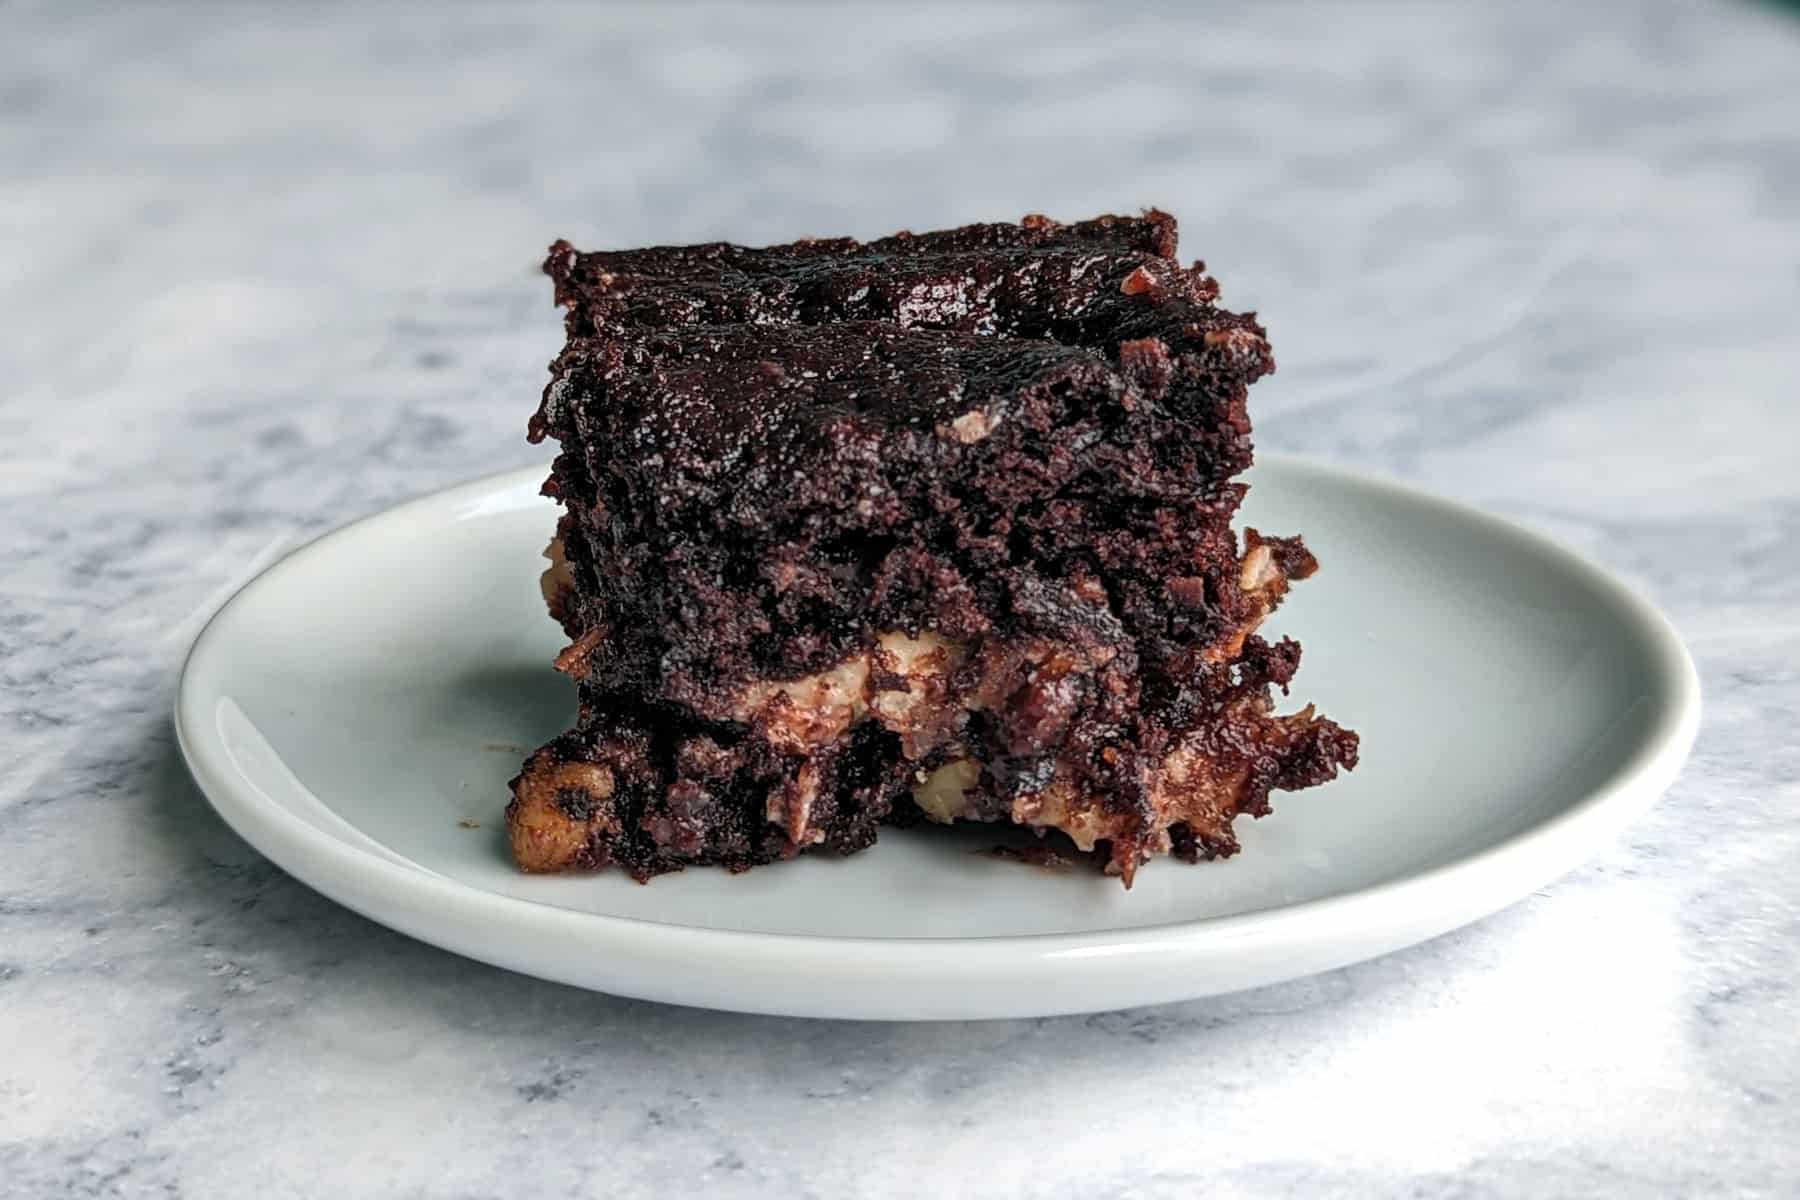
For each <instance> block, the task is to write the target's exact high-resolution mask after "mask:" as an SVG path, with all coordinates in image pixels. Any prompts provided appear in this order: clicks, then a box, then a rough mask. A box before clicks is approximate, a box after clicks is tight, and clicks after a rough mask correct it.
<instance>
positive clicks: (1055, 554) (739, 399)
mask: <svg viewBox="0 0 1800 1200" xmlns="http://www.w3.org/2000/svg"><path fill="white" fill-rule="evenodd" d="M1174 251H1175V222H1174V220H1173V218H1171V217H1169V216H1167V215H1166V214H1163V213H1158V212H1151V213H1148V214H1146V215H1144V216H1142V217H1136V218H1125V217H1102V218H1098V219H1096V220H1092V221H1084V222H1079V223H1076V224H1073V225H1059V224H1057V223H1056V222H1053V221H1049V220H1048V219H1045V218H1041V217H1036V218H1031V217H1028V218H1026V219H1025V220H1024V221H1022V222H1020V223H1019V224H1016V225H978V226H970V227H967V228H964V229H957V230H947V231H943V232H939V233H930V234H921V235H910V234H901V235H897V236H895V237H892V238H885V239H882V240H880V241H875V242H869V243H858V242H853V241H849V240H845V239H837V240H830V241H810V242H800V243H795V244H792V245H787V246H776V247H770V248H767V249H747V248H743V247H736V246H730V245H725V244H712V245H705V246H693V247H665V248H655V249H648V250H636V251H623V252H615V253H601V254H584V253H578V252H576V251H574V250H573V249H572V248H570V247H569V246H568V245H567V244H566V243H561V242H559V243H557V244H556V245H555V246H553V247H552V249H551V252H550V256H549V258H548V260H547V262H546V264H545V269H546V271H547V272H548V273H549V274H550V276H551V277H552V279H553V280H554V281H555V285H556V297H557V300H558V302H559V303H560V304H562V305H563V306H564V307H565V308H566V310H567V317H566V325H567V330H568V335H569V338H568V344H567V346H566V347H565V349H564V350H563V352H562V354H560V355H559V356H558V358H557V359H556V361H555V362H554V363H553V364H552V379H551V382H550V385H549V386H548V388H546V390H545V394H544V400H543V403H542V405H541V407H540V409H539V411H538V413H537V415H536V416H535V417H534V418H533V420H532V423H531V427H530V434H531V436H532V438H533V440H538V439H541V438H543V437H545V436H551V437H554V438H556V439H557V441H558V442H559V443H560V444H561V447H562V449H561V453H560V454H559V455H558V457H557V459H556V462H555V466H554V469H553V472H552V475H551V478H550V480H549V482H548V483H547V484H546V491H547V492H548V493H549V494H551V495H553V496H555V497H556V498H558V499H559V500H561V501H562V502H563V503H564V504H565V506H566V507H567V512H566V514H565V516H564V518H563V520H562V522H561V525H560V526H559V529H558V551H557V552H558V553H559V554H560V555H561V556H563V559H564V561H562V562H560V563H559V564H558V567H557V571H556V577H555V582H554V584H553V586H551V587H549V588H548V590H547V595H548V596H549V598H550V600H551V607H552V612H553V613H554V614H555V615H556V616H557V618H558V619H559V620H560V621H561V622H562V623H563V625H564V628H565V630H566V631H567V632H568V634H569V636H570V638H571V646H570V648H569V649H568V650H567V651H565V652H564V654H563V655H562V657H561V658H560V659H559V660H558V666H559V668H560V669H562V670H564V671H566V672H567V673H568V674H570V675H571V676H572V677H574V678H575V679H577V680H578V681H579V682H580V684H581V697H582V714H581V720H580V723H579V724H578V726H577V728H576V729H575V730H574V731H572V732H571V733H570V734H568V735H565V736H564V737H563V738H560V739H558V740H557V741H555V742H552V743H551V744H550V745H549V746H546V747H544V748H543V749H542V750H540V751H539V752H537V754H536V755H534V756H533V759H532V760H531V762H530V763H529V764H528V766H527V770H526V771H525V772H524V774H523V775H522V776H521V781H520V782H519V784H517V785H516V786H515V802H514V805H513V807H512V810H511V811H512V814H513V827H514V832H515V836H514V846H515V854H516V855H517V857H518V858H519V860H520V863H521V865H523V866H525V867H527V868H528V869H562V868H565V867H593V866H599V865H603V864H604V863H607V862H614V863H619V864H621V865H623V866H626V867H628V868H629V869H631V870H632V871H633V872H634V873H636V874H638V875H639V876H640V877H642V876H644V875H647V874H650V873H654V872H656V871H660V870H666V869H670V868H672V867H676V866H679V865H683V864H685V863H698V862H714V863H721V864H724V865H727V866H731V867H744V866H750V865H754V864H756V863H760V862H766V861H770V860H772V859H775V858H781V857H786V856H788V855H791V854H793V853H795V852H797V851H799V850H801V849H806V848H810V847H815V846H816V847H820V848H823V849H827V850H834V851H838V852H848V851H851V850H855V849H860V848H861V847H863V846H865V845H867V844H868V843H869V842H870V841H872V840H873V839H874V834H875V827H876V825H877V824H878V823H879V822H881V821H882V820H885V819H908V818H912V817H916V816H918V815H919V811H918V809H917V804H916V799H917V797H916V794H915V793H916V789H917V788H918V787H919V786H920V785H921V784H922V783H923V782H924V781H925V780H927V779H928V777H930V776H931V773H932V772H934V771H936V770H938V769H939V768H940V767H945V766H946V765H949V766H951V767H953V768H954V770H955V772H958V773H957V774H955V775H954V779H955V780H956V781H957V782H958V789H957V790H958V791H959V793H960V795H961V797H962V798H961V799H960V800H958V801H957V802H956V803H955V804H954V805H952V806H951V807H952V809H953V810H954V815H959V816H962V817H974V818H978V819H1007V818H1010V819H1012V820H1015V821H1021V822H1023V823H1028V824H1038V825H1041V826H1043V827H1046V828H1051V829H1063V830H1065V831H1073V836H1075V837H1076V839H1077V841H1078V842H1079V841H1081V840H1082V838H1083V837H1086V838H1088V839H1089V840H1095V839H1097V840H1098V841H1099V842H1100V843H1103V849H1105V850H1106V852H1107V853H1106V855H1105V857H1106V858H1107V861H1109V862H1110V863H1111V865H1112V867H1113V868H1114V869H1116V870H1118V871H1120V872H1121V873H1123V874H1124V875H1125V876H1126V877H1127V879H1128V880H1129V877H1130V874H1131V872H1132V871H1133V870H1134V869H1135V867H1136V865H1137V863H1138V862H1139V861H1141V860H1142V859H1143V858H1144V857H1147V856H1149V855H1151V854H1154V853H1158V852H1162V851H1172V852H1173V853H1175V854H1177V855H1179V856H1182V857H1189V858H1192V857H1212V856H1216V855H1219V854H1225V853H1230V852H1231V850H1233V849H1235V845H1236V843H1235V841H1234V840H1233V839H1232V837H1231V832H1230V823H1231V820H1232V818H1233V817H1234V816H1236V815H1237V814H1238V813H1241V812H1249V813H1252V814H1254V815H1260V814H1261V813H1262V812H1266V811H1267V796H1268V793H1269V791H1270V790H1271V789H1275V788H1283V789H1287V788H1294V787H1303V786H1309V785H1311V784H1314V783H1318V782H1322V781H1324V780H1326V779H1329V778H1331V777H1332V776H1333V775H1334V774H1335V773H1336V770H1337V769H1338V768H1339V767H1340V766H1350V765H1352V764H1353V763H1354V761H1355V755H1356V740H1355V735H1354V734H1350V733H1348V732H1347V731H1344V730H1342V729H1340V728H1339V727H1337V726H1336V725H1334V724H1332V723H1331V722H1329V721H1326V720H1324V719H1322V718H1317V717H1314V716H1313V715H1312V714H1311V712H1310V710H1305V711H1303V712H1302V713H1300V714H1297V715H1295V716H1293V717H1285V718H1283V717H1277V716H1274V715H1273V704H1272V700H1271V688H1273V687H1277V686H1279V687H1282V688H1283V689H1285V686H1286V684H1287V682H1288V679H1289V678H1290V677H1291V676H1292V673H1293V669H1294V667H1295V666H1296V665H1297V663H1298V653H1299V648H1298V647H1297V646H1295V645H1294V644H1293V643H1291V642H1285V641H1284V642H1282V643H1280V644H1278V645H1276V646H1271V645H1269V644H1268V643H1266V642H1263V641H1262V640H1261V639H1259V638H1256V637H1255V636H1254V635H1253V633H1252V631H1253V630H1254V629H1255V627H1256V625H1257V624H1258V622H1260V620H1261V619H1262V617H1263V616H1264V615H1266V613H1267V612H1268V611H1269V610H1270V609H1271V608H1272V607H1273V606H1274V605H1275V604H1276V603H1278V602H1279V600H1280V598H1281V595H1282V594H1283V593H1284V592H1285V589H1286V587H1287V584H1288V581H1289V580H1290V579H1297V578H1304V577H1305V575H1307V574H1310V573H1311V571H1312V570H1313V569H1314V567H1315V565H1316V564H1315V563H1314V562H1313V560H1312V557H1311V555H1310V554H1308V553H1307V552H1306V551H1305V549H1304V547H1302V546H1301V545H1300V544H1299V542H1298V541H1297V540H1296V539H1277V538H1266V539H1265V538H1262V537H1260V536H1258V535H1256V534H1255V533H1254V532H1251V533H1249V534H1247V535H1246V538H1245V542H1244V544H1243V545H1242V546H1240V543H1239V539H1238V537H1237V535H1236V534H1235V533H1234V531H1233V530H1232V528H1231V519H1232V516H1233V514H1234V512H1235V510H1236V508H1237V506H1238V504H1239V502H1240V500H1241V498H1242V495H1243V486H1242V485H1241V484H1239V483H1236V482H1234V477H1235V476H1236V475H1237V474H1239V473H1240V472H1241V471H1243V469H1244V468H1245V467H1247V466H1248V465H1249V463H1250V459H1251V445H1250V436H1249V435H1250V424H1249V420H1248V417H1247V415H1246V412H1245V399H1246V395H1247V389H1248V387H1249V385H1250V384H1251V383H1252V382H1254V381H1255V380H1256V379H1257V378H1258V377H1260V376H1261V375H1263V374H1265V373H1267V372H1268V371H1271V370H1273V369H1274V359H1273V357H1272V355H1271V353H1270V351H1269V346H1268V342H1267V339H1266V337H1265V335H1264V332H1263V329H1262V327H1261V326H1260V325H1259V324H1258V323H1257V322H1256V320H1255V318H1254V316H1253V315H1249V314H1243V315H1240V314H1233V313H1230V312H1228V311H1226V310H1224V309H1221V308H1219V307H1218V306H1217V304H1216V299H1217V295H1218V288H1217V285H1216V284H1215V283H1214V282H1213V281H1212V280H1211V279H1210V278H1209V277H1207V276H1206V275H1205V274H1204V273H1203V270H1202V268H1201V266H1200V264H1195V265H1194V266H1193V267H1191V268H1183V267H1181V266H1180V265H1179V264H1178V263H1177V262H1176V260H1175V258H1174ZM568 764H588V765H589V766H592V767H595V768H596V769H598V770H599V771H601V772H603V773H604V774H605V775H606V776H607V777H608V778H609V779H610V780H611V781H612V782H611V783H610V784H609V785H608V786H609V787H610V789H611V790H610V792H609V794H608V795H607V796H605V797H597V796H596V795H595V792H596V791H597V789H596V788H595V787H588V788H587V789H586V794H587V795H588V797H589V799H588V801H586V802H571V803H569V804H565V805H561V806H560V807H559V802H557V801H556V799H555V793H557V792H558V791H559V790H560V791H561V792H565V793H570V794H573V793H575V792H581V791H582V790H583V789H582V787H581V786H580V785H579V784H574V785H570V786H567V787H560V788H551V789H549V790H548V791H546V789H545V788H544V787H543V786H539V784H541V783H542V781H543V780H545V779H548V778H550V777H551V776H553V775H555V774H556V773H557V772H558V771H562V773H563V775H565V776H568V777H569V778H573V777H574V774H579V772H575V773H574V774H571V772H570V771H567V770H563V768H565V767H566V766H568ZM592 778H598V776H593V777H592ZM590 782H591V780H590ZM927 790H928V791H931V790H932V789H930V788H928V789H927ZM933 794H934V795H939V799H940V800H941V795H940V794H939V793H938V792H936V791H933ZM566 798H567V797H566V796H565V799H566ZM928 803H935V802H931V801H928ZM565 810H568V811H567V812H565ZM575 810H580V811H581V812H582V813H584V814H585V815H583V816H582V817H581V818H580V820H579V821H577V820H576V819H575V818H574V817H573V816H570V815H568V813H570V812H573V811H575ZM554 812H565V817H566V820H564V821H563V822H562V823H561V825H560V826H558V822H557V820H556V818H555V817H554V816H553V815H551V814H552V813H554ZM933 812H935V813H936V815H937V816H938V817H939V819H948V818H947V817H946V816H944V814H943V812H941V811H938V810H936V809H934V810H933ZM1071 813H1074V814H1075V815H1073V816H1071V815H1070V814H1071ZM926 815H932V813H927V814H926ZM533 822H535V824H533ZM576 825H579V826H580V828H579V829H576V828H574V826H576ZM527 826H529V827H530V829H535V830H541V829H548V828H550V827H552V826H558V828H559V829H560V838H561V840H560V841H557V845H558V846H559V847H560V849H558V850H557V851H556V852H553V853H552V852H542V851H541V848H538V849H534V845H535V843H533V842H532V839H531V838H529V837H527V838H521V836H520V830H521V829H524V828H526V827H527ZM540 840H541V839H540ZM552 840H556V839H552ZM577 842H579V848H578V849H575V850H573V851H570V850H569V849H568V846H572V845H574V844H575V843H577Z"/></svg>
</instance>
